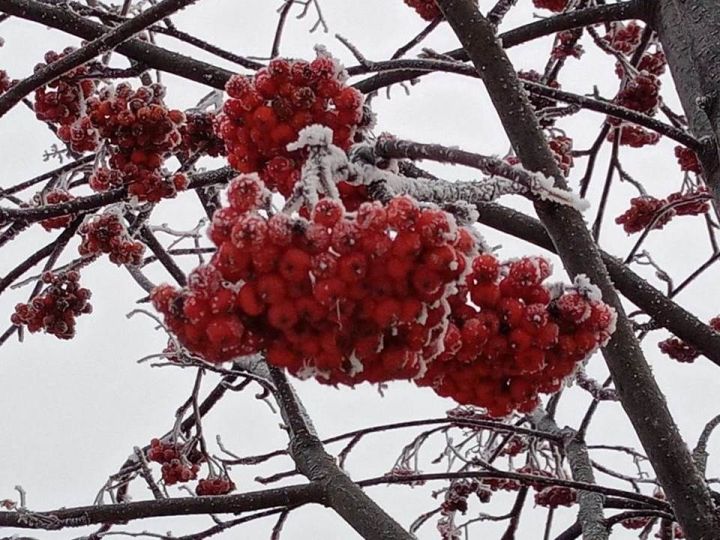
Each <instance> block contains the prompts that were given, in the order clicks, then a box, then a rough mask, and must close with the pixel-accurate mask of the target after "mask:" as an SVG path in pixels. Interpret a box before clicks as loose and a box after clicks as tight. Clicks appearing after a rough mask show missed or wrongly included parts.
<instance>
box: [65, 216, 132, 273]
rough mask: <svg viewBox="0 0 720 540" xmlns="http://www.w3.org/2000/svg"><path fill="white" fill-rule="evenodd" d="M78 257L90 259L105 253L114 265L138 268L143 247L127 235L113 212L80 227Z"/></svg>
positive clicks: (96, 217)
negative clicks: (80, 237) (80, 238)
mask: <svg viewBox="0 0 720 540" xmlns="http://www.w3.org/2000/svg"><path fill="white" fill-rule="evenodd" d="M78 232H79V233H80V236H82V242H81V243H80V246H79V248H78V250H79V252H80V255H82V256H83V257H90V256H95V255H100V254H101V253H107V254H109V255H110V261H111V262H114V263H115V264H118V265H120V264H128V265H131V266H138V265H139V264H140V263H141V262H142V257H143V253H144V252H145V246H144V245H143V244H142V242H138V241H136V240H133V239H132V238H130V236H129V235H128V232H127V229H126V228H125V224H124V223H123V222H122V221H121V219H120V216H118V215H117V214H116V213H114V212H108V213H106V214H103V215H99V216H94V217H92V218H91V219H90V220H88V221H86V222H85V223H83V224H82V225H81V226H80V229H79V231H78Z"/></svg>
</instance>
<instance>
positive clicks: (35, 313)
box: [10, 271, 92, 339]
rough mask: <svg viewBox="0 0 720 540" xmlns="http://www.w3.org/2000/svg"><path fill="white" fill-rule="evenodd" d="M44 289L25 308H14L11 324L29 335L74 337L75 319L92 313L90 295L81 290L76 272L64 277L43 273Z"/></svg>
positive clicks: (21, 305)
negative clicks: (45, 333) (26, 330)
mask: <svg viewBox="0 0 720 540" xmlns="http://www.w3.org/2000/svg"><path fill="white" fill-rule="evenodd" d="M42 281H43V283H46V284H47V285H48V286H47V288H46V289H45V290H44V291H42V293H40V294H39V295H37V296H36V297H35V298H33V299H32V300H31V301H30V302H29V303H27V304H17V305H16V306H15V313H13V314H12V316H11V317H10V320H11V321H12V323H13V324H16V325H24V326H26V327H27V329H28V330H29V331H30V332H33V333H34V332H38V331H40V330H45V332H47V333H48V334H52V335H54V336H56V337H58V338H60V339H72V337H73V336H74V335H75V318H76V317H78V316H80V315H82V314H83V313H90V312H92V306H91V305H90V304H89V303H88V300H89V299H90V291H89V290H88V289H83V288H82V287H80V284H79V281H80V274H78V273H77V272H75V271H70V272H65V273H63V274H53V273H52V272H45V273H44V274H43V275H42Z"/></svg>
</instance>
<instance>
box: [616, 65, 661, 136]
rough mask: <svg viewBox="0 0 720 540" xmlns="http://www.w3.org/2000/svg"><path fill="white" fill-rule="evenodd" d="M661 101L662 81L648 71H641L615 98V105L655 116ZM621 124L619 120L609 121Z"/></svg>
mask: <svg viewBox="0 0 720 540" xmlns="http://www.w3.org/2000/svg"><path fill="white" fill-rule="evenodd" d="M659 99H660V79H658V78H657V77H656V76H655V75H653V74H651V73H648V72H647V71H640V72H639V73H638V74H637V75H636V76H635V77H633V78H632V79H630V80H629V81H627V83H626V84H625V87H624V88H623V89H622V90H620V92H619V93H618V95H617V96H616V97H615V103H617V104H618V105H620V106H622V107H626V108H628V109H632V110H634V111H638V112H641V113H645V114H649V115H652V114H655V110H656V109H657V106H658V102H659ZM609 121H610V122H611V123H616V124H617V123H619V122H620V121H619V120H617V119H613V118H611V119H609Z"/></svg>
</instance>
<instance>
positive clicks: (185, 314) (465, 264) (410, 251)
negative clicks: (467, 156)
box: [152, 175, 614, 416]
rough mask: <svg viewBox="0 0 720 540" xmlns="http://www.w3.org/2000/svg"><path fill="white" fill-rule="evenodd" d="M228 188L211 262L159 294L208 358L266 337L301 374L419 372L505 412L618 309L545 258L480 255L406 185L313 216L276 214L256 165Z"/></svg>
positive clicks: (577, 352)
mask: <svg viewBox="0 0 720 540" xmlns="http://www.w3.org/2000/svg"><path fill="white" fill-rule="evenodd" d="M227 197H228V200H229V203H230V205H229V207H227V208H222V209H220V210H218V211H217V212H216V213H215V215H214V217H213V220H212V224H211V227H210V231H209V234H210V238H211V240H212V241H213V242H214V243H215V245H216V246H217V247H218V249H217V251H216V253H215V254H214V255H213V258H212V260H211V261H210V263H209V264H207V265H204V266H201V267H199V268H197V269H195V270H194V271H193V272H192V273H191V275H190V276H189V279H188V285H187V287H186V288H184V289H182V290H177V289H175V288H173V287H171V286H169V285H163V286H160V287H158V288H157V289H156V290H155V291H154V292H153V294H152V301H153V303H154V305H155V307H156V309H157V310H158V311H160V312H161V313H162V314H163V315H164V317H165V321H166V323H167V325H168V327H169V328H170V330H171V331H172V332H173V333H174V334H175V335H176V336H177V338H178V340H179V342H180V343H181V344H182V345H183V346H185V347H187V349H188V350H189V351H190V352H192V353H195V354H198V355H199V356H201V357H202V358H204V359H205V360H206V361H209V362H223V361H227V360H230V359H232V358H234V357H237V356H243V355H248V354H252V353H255V352H258V351H260V350H265V351H266V356H267V360H268V361H269V362H270V363H271V364H273V365H275V366H278V367H284V368H287V369H288V371H290V372H291V373H292V374H294V375H296V376H299V377H310V376H315V377H316V378H317V380H318V381H319V382H322V383H326V384H332V385H337V384H346V385H354V384H357V383H360V382H365V381H367V382H372V383H376V382H386V381H390V380H398V379H415V380H416V383H417V384H419V385H421V386H430V387H432V388H434V389H435V391H437V392H438V393H439V394H441V395H443V396H448V397H453V398H455V399H456V400H457V401H458V402H460V403H465V404H473V405H478V406H481V407H485V408H487V409H488V411H489V413H490V414H491V415H494V416H503V415H505V414H508V413H509V412H510V411H512V410H513V409H515V408H519V409H521V410H530V409H532V408H533V407H535V405H536V404H537V395H538V392H554V391H556V390H557V389H558V388H559V387H560V385H561V384H562V381H563V379H564V378H566V377H567V376H568V375H569V374H570V373H571V372H572V371H573V369H574V367H575V365H576V364H577V363H578V362H580V361H582V360H584V359H585V358H587V357H588V356H589V354H590V353H591V352H592V351H593V350H594V349H595V348H596V347H598V346H599V345H601V344H602V343H604V341H605V340H607V339H608V337H609V335H610V333H611V332H612V329H613V328H612V327H613V324H614V313H613V312H612V310H611V309H610V308H609V307H608V306H606V305H605V304H603V303H602V302H601V301H600V300H599V298H597V297H596V295H595V293H592V294H590V293H588V292H587V291H586V290H585V289H583V288H582V287H580V286H578V287H576V288H575V289H572V290H571V291H569V292H558V293H557V294H555V293H551V291H550V289H549V288H548V287H546V286H544V285H543V284H542V282H543V281H544V280H545V279H546V278H547V277H549V275H550V265H549V263H548V262H547V261H545V260H544V259H540V258H533V257H525V258H523V259H519V260H517V261H511V262H509V263H506V264H504V265H502V264H501V263H500V261H498V260H497V259H496V258H495V257H494V256H493V255H489V254H484V255H479V256H477V257H476V258H475V259H474V261H472V264H471V257H472V256H474V255H475V253H476V242H475V239H474V238H473V237H472V235H471V233H470V232H469V231H468V230H466V229H464V228H458V227H456V225H455V223H454V220H453V218H452V217H451V216H450V215H449V214H447V213H445V212H442V211H440V210H435V209H429V208H427V209H422V208H420V207H419V206H418V205H417V203H416V202H415V201H413V200H412V199H410V198H408V197H396V198H394V199H392V200H390V201H389V202H388V204H387V205H385V206H383V205H382V204H381V203H379V202H374V203H370V202H367V203H363V204H362V205H360V207H359V208H358V210H357V212H355V213H347V212H346V210H345V208H344V207H343V205H342V203H341V202H340V201H334V200H330V199H323V200H321V201H320V202H319V203H318V204H317V205H316V206H315V208H314V209H313V210H312V214H311V219H310V220H309V221H308V220H306V219H304V218H301V217H297V218H294V217H290V216H288V215H287V214H275V215H270V216H269V217H266V214H267V208H268V202H269V198H270V193H269V192H268V191H267V190H266V189H265V188H264V186H263V184H262V182H261V181H260V180H259V178H258V177H257V175H241V176H240V177H238V178H237V179H235V180H234V181H233V182H231V184H230V186H229V188H228V193H227ZM586 289H587V287H586ZM468 295H469V298H470V299H471V300H472V302H473V304H474V306H473V305H471V304H469V303H468ZM475 306H477V307H475Z"/></svg>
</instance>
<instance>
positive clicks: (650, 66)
mask: <svg viewBox="0 0 720 540" xmlns="http://www.w3.org/2000/svg"><path fill="white" fill-rule="evenodd" d="M666 67H667V58H665V53H664V52H662V51H655V52H654V53H649V52H646V53H644V54H643V55H642V58H640V62H638V65H637V71H646V72H648V73H650V74H652V75H655V76H656V77H659V76H660V75H662V74H663V73H665V68H666ZM615 74H616V75H617V76H618V77H619V78H621V79H622V78H623V77H625V67H624V66H623V64H622V63H621V62H620V61H618V62H616V63H615Z"/></svg>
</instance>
